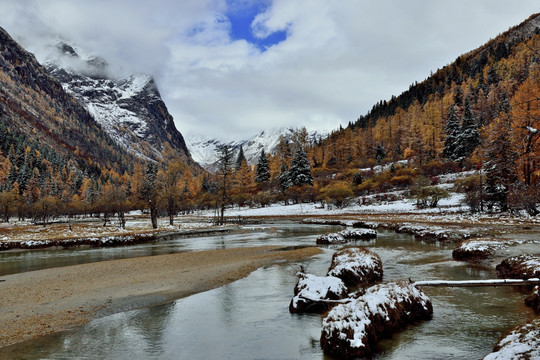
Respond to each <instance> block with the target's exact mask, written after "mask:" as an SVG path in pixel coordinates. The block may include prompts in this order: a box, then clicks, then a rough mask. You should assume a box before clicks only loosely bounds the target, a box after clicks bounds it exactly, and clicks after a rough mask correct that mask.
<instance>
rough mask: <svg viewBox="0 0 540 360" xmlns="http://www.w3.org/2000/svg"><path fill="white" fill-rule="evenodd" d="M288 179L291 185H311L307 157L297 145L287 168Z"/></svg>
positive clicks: (311, 179)
mask: <svg viewBox="0 0 540 360" xmlns="http://www.w3.org/2000/svg"><path fill="white" fill-rule="evenodd" d="M289 179H290V181H291V183H292V185H296V186H302V185H313V176H312V175H311V165H310V163H309V160H308V159H307V155H306V152H305V151H304V149H303V148H302V147H299V148H298V150H297V151H296V154H295V155H294V158H293V160H292V162H291V168H290V170H289Z"/></svg>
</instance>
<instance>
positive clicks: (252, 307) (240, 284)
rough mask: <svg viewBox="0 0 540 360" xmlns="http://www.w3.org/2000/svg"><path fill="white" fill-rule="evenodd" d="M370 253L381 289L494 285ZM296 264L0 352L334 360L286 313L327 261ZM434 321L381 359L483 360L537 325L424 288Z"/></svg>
mask: <svg viewBox="0 0 540 360" xmlns="http://www.w3.org/2000/svg"><path fill="white" fill-rule="evenodd" d="M340 229H341V227H332V226H322V225H300V224H295V223H281V224H266V225H254V226H251V227H249V229H248V231H246V232H245V233H240V234H233V233H231V234H219V235H212V236H202V237H194V238H178V239H174V240H168V241H162V242H156V243H152V244H142V245H137V246H131V247H121V248H106V249H71V250H40V251H20V252H13V251H11V252H5V253H1V254H0V264H1V267H0V269H1V271H0V275H1V274H6V273H14V272H22V271H29V270H35V269H43V268H47V267H54V266H65V265H70V264H73V263H84V262H91V261H100V260H105V259H116V258H122V257H131V256H144V255H156V254H164V253H171V252H179V251H197V250H207V249H222V248H231V247H239V246H258V245H273V244H278V245H287V246H305V245H313V244H314V243H315V239H316V237H317V236H318V235H320V234H323V233H327V232H332V231H335V230H340ZM359 245H363V246H366V247H369V248H370V249H371V250H373V251H374V252H376V253H377V254H379V256H380V257H381V259H382V261H383V267H384V280H395V279H409V278H410V279H412V280H433V279H445V280H462V279H488V278H496V275H495V272H494V270H493V269H492V268H491V267H488V266H484V265H471V264H468V263H464V262H457V261H453V260H452V255H451V253H452V250H453V249H454V247H455V245H454V244H450V245H445V244H442V243H425V242H421V241H417V240H415V239H414V237H413V236H410V235H406V234H397V233H395V232H391V231H384V230H383V231H379V234H378V238H377V239H376V240H372V241H369V242H360V243H359ZM337 248H338V247H334V246H330V247H324V248H323V249H324V251H323V253H322V254H320V255H318V256H315V257H313V258H311V259H307V260H304V261H302V262H277V263H275V264H273V265H271V266H268V267H265V268H261V269H259V270H257V271H255V272H253V273H252V274H251V275H249V276H248V277H246V278H244V279H241V280H239V281H236V282H234V283H231V284H229V285H225V286H223V287H221V288H218V289H214V290H211V291H207V292H204V293H201V294H196V295H193V296H190V297H187V298H184V299H179V300H177V301H175V302H173V303H170V304H166V305H161V306H155V307H151V308H143V309H139V310H133V311H128V312H124V313H118V314H115V315H111V316H107V317H104V318H101V319H97V320H94V321H92V322H90V323H88V324H86V325H84V326H81V327H77V328H75V329H73V330H70V331H66V332H63V333H59V334H53V335H49V336H46V337H43V338H41V339H37V340H31V341H27V342H25V343H21V344H17V345H14V346H11V347H9V348H5V349H4V350H3V351H0V357H2V356H5V357H6V358H21V359H129V360H133V359H216V358H219V359H331V358H329V357H327V356H325V355H324V354H323V353H322V351H321V349H320V345H319V337H320V334H321V317H320V315H317V314H303V315H291V314H289V312H288V305H289V302H290V300H291V298H292V295H293V288H294V285H295V283H296V280H297V278H296V276H295V273H296V271H297V270H298V269H299V266H300V264H303V265H304V266H305V267H306V269H307V272H309V273H314V274H317V275H324V274H325V273H326V271H327V269H328V267H329V265H330V259H331V256H332V253H333V252H334V251H335V249H337ZM425 292H426V294H427V295H428V296H429V297H430V298H431V300H432V302H433V308H434V314H433V319H432V320H430V321H425V322H422V323H419V324H416V325H412V326H409V327H407V328H406V329H405V330H404V331H402V332H400V333H398V334H395V335H394V336H393V337H392V338H391V339H387V340H383V341H382V342H381V343H380V346H379V352H378V354H377V356H376V358H377V359H479V358H482V357H483V356H485V355H486V354H488V353H489V352H491V350H492V348H493V346H494V344H495V343H496V342H497V340H498V338H499V337H500V336H501V335H502V334H503V333H505V332H506V331H507V330H509V329H510V328H512V327H513V326H515V325H518V324H521V323H523V322H524V321H525V320H527V319H529V318H532V317H533V312H532V311H531V310H530V309H528V308H526V307H525V306H524V305H523V298H524V296H525V295H523V294H519V293H518V292H516V291H514V290H513V289H512V288H509V287H498V288H493V287H488V288H426V289H425Z"/></svg>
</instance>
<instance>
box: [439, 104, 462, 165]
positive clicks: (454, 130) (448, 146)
mask: <svg viewBox="0 0 540 360" xmlns="http://www.w3.org/2000/svg"><path fill="white" fill-rule="evenodd" d="M444 131H445V133H446V138H445V139H444V151H443V154H444V156H446V157H447V158H448V159H450V160H454V161H455V160H458V159H459V155H458V154H457V152H456V149H457V147H458V141H459V135H460V133H461V126H460V125H459V118H458V116H457V113H456V108H455V106H454V105H451V106H450V109H449V110H448V117H447V121H446V126H445V128H444Z"/></svg>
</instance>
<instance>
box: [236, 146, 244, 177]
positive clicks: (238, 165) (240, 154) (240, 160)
mask: <svg viewBox="0 0 540 360" xmlns="http://www.w3.org/2000/svg"><path fill="white" fill-rule="evenodd" d="M243 162H245V163H247V160H246V156H245V155H244V149H243V148H242V146H240V151H239V152H238V157H237V158H236V164H235V169H236V171H238V170H240V168H241V167H242V163H243Z"/></svg>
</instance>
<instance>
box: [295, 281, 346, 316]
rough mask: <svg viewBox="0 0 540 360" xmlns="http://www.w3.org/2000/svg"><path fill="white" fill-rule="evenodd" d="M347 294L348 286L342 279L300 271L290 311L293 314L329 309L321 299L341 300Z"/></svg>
mask: <svg viewBox="0 0 540 360" xmlns="http://www.w3.org/2000/svg"><path fill="white" fill-rule="evenodd" d="M345 296H347V287H346V286H345V284H344V283H343V281H342V280H341V279H339V278H337V277H334V276H316V275H312V274H305V273H303V272H300V273H298V283H297V284H296V286H295V287H294V297H293V298H292V300H291V303H290V305H289V311H290V312H291V314H294V313H299V312H322V311H327V310H328V306H327V305H326V304H325V303H323V302H321V300H339V299H343V298H344V297H345Z"/></svg>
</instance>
